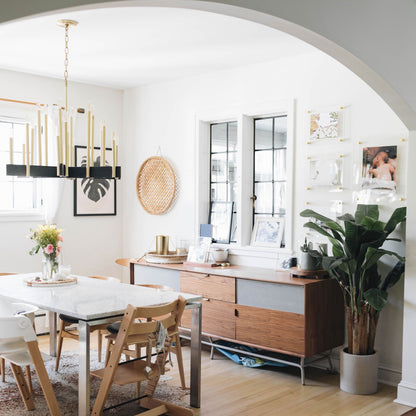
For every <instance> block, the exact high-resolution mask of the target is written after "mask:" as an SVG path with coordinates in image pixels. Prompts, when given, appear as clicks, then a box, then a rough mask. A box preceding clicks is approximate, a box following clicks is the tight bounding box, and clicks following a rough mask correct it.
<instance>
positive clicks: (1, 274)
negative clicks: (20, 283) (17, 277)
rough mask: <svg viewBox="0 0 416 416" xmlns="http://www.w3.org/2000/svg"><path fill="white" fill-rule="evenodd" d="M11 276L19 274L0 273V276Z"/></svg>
mask: <svg viewBox="0 0 416 416" xmlns="http://www.w3.org/2000/svg"><path fill="white" fill-rule="evenodd" d="M11 274H17V273H0V276H10V275H11Z"/></svg>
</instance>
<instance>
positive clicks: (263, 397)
mask: <svg viewBox="0 0 416 416" xmlns="http://www.w3.org/2000/svg"><path fill="white" fill-rule="evenodd" d="M95 337H96V336H95V335H93V336H92V338H93V339H92V341H91V347H92V348H95V347H96V341H95ZM48 342H49V340H48V338H47V337H45V336H42V337H39V344H40V347H41V350H42V351H44V352H48ZM77 345H78V344H77V343H76V342H74V341H72V340H70V339H65V341H64V350H65V349H67V350H74V349H76V348H77ZM183 352H184V365H185V367H186V368H185V371H186V374H187V380H186V381H187V385H189V356H190V349H189V347H184V348H183ZM173 361H174V363H175V357H173ZM169 375H170V376H172V377H173V379H172V380H170V381H169V382H168V383H170V384H173V385H177V386H179V385H180V381H179V376H178V373H177V369H176V366H175V368H173V369H172V370H171V371H170V372H169ZM201 390H202V399H201V409H195V410H194V413H195V416H359V415H366V416H399V415H402V414H403V413H405V412H406V411H408V410H410V408H409V407H407V406H402V405H398V404H395V403H393V400H394V399H395V398H396V392H397V389H396V388H395V387H391V386H386V385H384V384H380V385H379V391H378V393H377V394H374V395H370V396H356V395H351V394H348V393H344V392H342V391H341V390H340V389H339V375H336V374H335V375H332V374H327V372H326V371H324V370H320V369H315V368H307V369H306V385H305V386H302V385H301V384H300V377H299V370H298V369H295V368H283V369H282V368H278V369H264V368H246V367H243V366H240V365H237V364H235V363H233V362H232V361H231V360H228V359H226V358H224V357H223V356H221V355H220V354H215V358H214V360H210V357H209V352H208V351H207V350H204V351H203V352H202V386H201Z"/></svg>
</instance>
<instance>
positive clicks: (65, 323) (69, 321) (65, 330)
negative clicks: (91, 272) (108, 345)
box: [55, 276, 120, 371]
mask: <svg viewBox="0 0 416 416" xmlns="http://www.w3.org/2000/svg"><path fill="white" fill-rule="evenodd" d="M89 277H90V278H91V279H100V280H107V281H114V282H118V283H120V279H117V278H115V277H105V276H89ZM59 318H60V320H61V324H60V326H59V334H58V347H57V350H56V363H55V371H58V368H59V361H60V359H61V352H62V344H63V341H64V338H71V339H75V340H77V341H78V339H79V337H78V333H77V332H74V330H73V329H71V328H69V327H72V326H73V325H76V324H78V319H76V318H73V317H71V316H68V315H64V314H60V315H59ZM107 325H108V324H101V325H95V326H92V327H91V329H90V331H91V332H93V331H98V361H99V362H101V352H102V340H103V334H104V333H108V332H107V331H106V327H107Z"/></svg>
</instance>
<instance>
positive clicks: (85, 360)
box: [78, 320, 90, 416]
mask: <svg viewBox="0 0 416 416" xmlns="http://www.w3.org/2000/svg"><path fill="white" fill-rule="evenodd" d="M78 334H79V346H78V348H79V380H78V416H87V415H89V414H90V326H89V324H88V322H86V321H82V320H79V322H78Z"/></svg>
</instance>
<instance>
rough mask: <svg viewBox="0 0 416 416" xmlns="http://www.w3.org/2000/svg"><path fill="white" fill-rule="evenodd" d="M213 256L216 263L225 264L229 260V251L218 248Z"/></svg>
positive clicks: (212, 252)
mask: <svg viewBox="0 0 416 416" xmlns="http://www.w3.org/2000/svg"><path fill="white" fill-rule="evenodd" d="M211 254H212V257H213V259H214V261H215V262H216V263H225V262H226V261H227V259H228V249H222V248H216V249H214V250H211Z"/></svg>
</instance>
